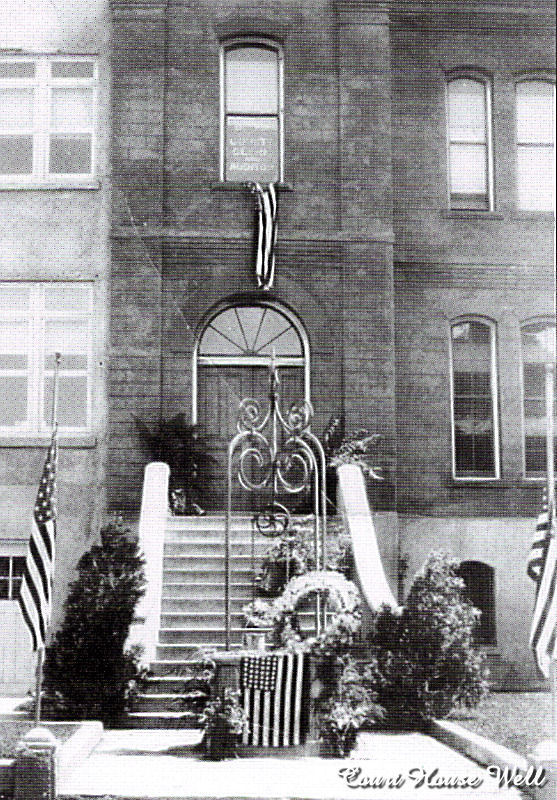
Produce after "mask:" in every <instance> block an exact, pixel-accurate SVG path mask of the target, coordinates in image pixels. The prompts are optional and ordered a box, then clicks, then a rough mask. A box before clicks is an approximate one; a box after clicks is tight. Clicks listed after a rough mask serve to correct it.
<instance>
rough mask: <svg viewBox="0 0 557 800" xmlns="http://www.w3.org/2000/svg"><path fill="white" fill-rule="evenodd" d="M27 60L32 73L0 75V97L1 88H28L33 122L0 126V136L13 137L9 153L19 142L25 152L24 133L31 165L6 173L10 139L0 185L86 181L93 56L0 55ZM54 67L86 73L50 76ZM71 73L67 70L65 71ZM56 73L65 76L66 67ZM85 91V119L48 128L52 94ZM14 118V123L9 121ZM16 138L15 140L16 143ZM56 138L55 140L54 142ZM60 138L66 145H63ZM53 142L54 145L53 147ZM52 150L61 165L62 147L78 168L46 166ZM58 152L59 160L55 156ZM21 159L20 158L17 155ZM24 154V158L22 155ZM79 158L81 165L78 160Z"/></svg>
mask: <svg viewBox="0 0 557 800" xmlns="http://www.w3.org/2000/svg"><path fill="white" fill-rule="evenodd" d="M18 63H19V64H22V65H23V64H24V63H33V64H34V66H35V77H34V78H30V77H17V76H15V77H1V78H0V95H1V92H2V91H3V90H4V91H5V92H8V93H9V92H10V91H16V90H21V91H23V90H27V91H33V93H34V100H33V126H32V129H30V127H29V125H27V126H23V125H18V124H13V125H11V126H9V127H8V126H6V124H4V125H1V124H0V137H5V136H10V137H11V138H12V139H13V140H14V141H13V144H12V146H11V149H12V151H13V150H14V148H17V147H18V145H19V148H20V151H22V152H23V154H24V155H25V150H24V147H25V143H24V142H23V141H21V140H22V138H23V137H27V147H28V148H29V147H30V148H31V157H30V159H29V160H30V161H32V166H31V165H30V164H29V165H28V168H27V169H26V170H21V169H20V170H13V171H8V166H9V161H10V142H8V141H6V142H5V146H6V154H7V156H6V157H7V159H8V161H7V163H6V171H4V172H1V173H0V184H1V183H2V182H4V183H5V182H10V183H11V182H18V183H19V182H22V183H25V182H33V181H39V182H48V181H49V180H69V181H75V180H87V179H89V180H90V179H91V178H92V176H93V175H94V174H95V172H96V149H97V148H96V136H95V119H96V116H97V99H98V98H97V75H98V69H97V64H96V62H95V60H94V59H92V58H88V57H73V58H72V57H56V58H52V57H46V56H44V57H38V58H36V59H34V60H33V61H32V62H30V59H29V58H21V59H17V58H15V57H12V58H2V59H0V64H3V65H7V66H9V65H11V64H13V65H16V66H17V64H18ZM55 65H62V66H65V65H74V66H76V67H79V66H80V65H83V66H82V69H81V70H79V69H76V70H75V71H76V72H80V71H81V73H82V74H83V75H85V76H86V77H78V76H75V77H54V75H53V72H55V70H53V67H54V66H55ZM69 71H70V72H71V70H69ZM61 74H62V75H64V74H68V69H67V68H66V69H62V70H61ZM64 91H66V92H76V91H81V92H87V93H88V97H89V101H88V103H89V113H88V117H89V119H88V120H87V121H86V122H85V121H83V120H82V122H81V124H75V121H74V122H69V123H68V125H67V126H66V127H65V128H64V130H56V129H54V128H53V126H52V124H51V123H52V119H51V118H52V111H53V108H54V104H55V98H56V96H57V93H58V95H59V96H61V93H62V92H64ZM14 122H15V121H14ZM17 139H20V141H19V143H18V142H17V141H16V140H17ZM57 140H58V141H57ZM65 142H66V143H67V144H65ZM53 145H55V147H54V148H53ZM56 146H57V148H58V154H59V157H58V163H63V156H64V148H65V151H66V153H65V154H66V159H67V158H68V154H69V158H70V161H71V159H72V157H73V161H74V163H75V162H76V161H77V164H78V165H79V167H82V168H79V169H76V170H74V171H70V170H62V169H51V164H52V160H51V153H52V151H53V150H54V152H56ZM60 154H62V158H61V157H60ZM19 157H20V158H21V156H19ZM17 158H18V153H17V149H16V150H15V154H14V155H12V163H14V164H15V163H16V159H17ZM28 158H29V156H28ZM80 160H81V162H82V163H81V164H79V161H80ZM1 165H2V152H1V150H0V168H1Z"/></svg>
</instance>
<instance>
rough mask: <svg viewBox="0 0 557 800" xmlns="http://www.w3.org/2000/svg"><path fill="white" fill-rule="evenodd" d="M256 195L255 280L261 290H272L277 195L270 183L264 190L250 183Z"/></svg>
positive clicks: (256, 184) (259, 185) (258, 185)
mask: <svg viewBox="0 0 557 800" xmlns="http://www.w3.org/2000/svg"><path fill="white" fill-rule="evenodd" d="M248 186H249V189H250V192H251V193H252V194H253V195H255V203H256V206H255V213H256V232H255V278H256V281H257V286H258V288H259V289H271V288H272V286H273V281H274V278H275V246H276V243H277V211H278V203H277V193H276V189H275V185H274V184H273V183H270V184H269V185H268V186H267V188H263V187H262V186H261V184H260V183H249V184H248Z"/></svg>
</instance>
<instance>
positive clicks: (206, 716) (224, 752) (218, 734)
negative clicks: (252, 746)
mask: <svg viewBox="0 0 557 800" xmlns="http://www.w3.org/2000/svg"><path fill="white" fill-rule="evenodd" d="M201 723H202V725H203V748H204V752H205V755H206V757H207V758H209V759H211V760H212V761H221V760H222V759H223V758H234V757H235V756H236V751H237V748H238V745H239V744H240V740H241V737H242V734H243V733H244V731H245V730H246V729H247V724H248V722H247V716H246V712H245V711H244V709H243V708H242V706H241V705H240V700H239V692H235V691H233V690H232V689H229V688H226V689H223V690H222V692H221V693H220V694H219V695H217V697H215V699H214V700H211V701H210V702H209V703H207V705H206V706H205V709H204V710H203V714H202V715H201Z"/></svg>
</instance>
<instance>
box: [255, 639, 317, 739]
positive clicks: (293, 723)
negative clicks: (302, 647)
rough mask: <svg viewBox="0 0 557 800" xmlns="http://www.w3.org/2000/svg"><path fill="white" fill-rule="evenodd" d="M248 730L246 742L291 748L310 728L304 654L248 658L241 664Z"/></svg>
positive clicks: (280, 654)
mask: <svg viewBox="0 0 557 800" xmlns="http://www.w3.org/2000/svg"><path fill="white" fill-rule="evenodd" d="M240 684H241V687H242V695H243V704H244V711H245V712H246V715H247V718H248V723H249V724H248V729H247V730H246V731H245V732H244V737H243V743H244V744H251V745H256V746H260V747H288V746H289V745H298V744H301V742H302V741H303V737H304V734H305V733H306V728H307V702H308V699H307V698H308V686H307V684H308V676H307V670H306V660H305V659H304V654H303V653H277V654H273V655H266V656H245V657H244V658H242V661H241V664H240Z"/></svg>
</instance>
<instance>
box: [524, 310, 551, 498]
mask: <svg viewBox="0 0 557 800" xmlns="http://www.w3.org/2000/svg"><path fill="white" fill-rule="evenodd" d="M536 322H543V323H546V324H547V325H548V326H550V325H552V324H553V325H555V317H552V316H550V315H547V314H542V315H541V316H537V317H530V318H528V319H524V320H522V321H521V323H520V415H521V430H522V477H523V479H524V480H525V481H528V482H529V483H530V482H533V483H542V482H545V481H546V480H547V478H546V476H545V473H546V469H545V467H544V470H543V472H544V474H543V475H533V474H532V473H528V471H527V470H526V414H525V413H524V412H525V408H524V406H525V403H524V401H525V387H524V347H523V344H522V330H523V328H526V327H527V326H528V325H532V324H533V323H536ZM556 335H557V331H556ZM529 363H531V362H529ZM544 398H545V395H544ZM554 412H555V417H556V419H557V405H556V406H555V408H554ZM544 435H545V434H544ZM555 438H556V439H557V426H556V427H555ZM556 480H557V479H556Z"/></svg>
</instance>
